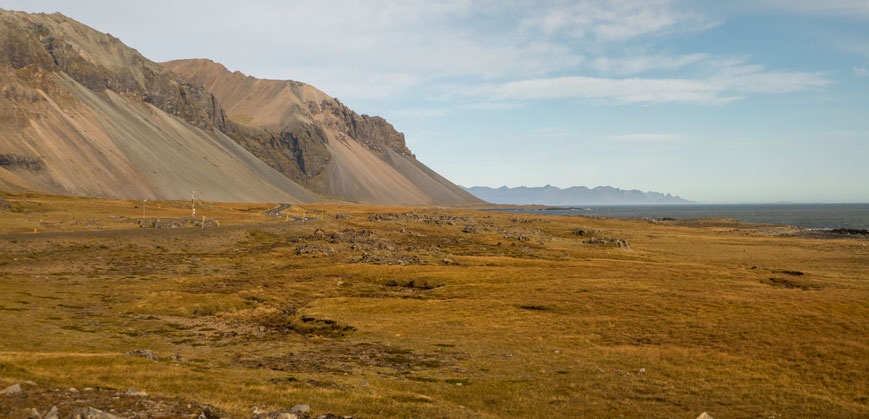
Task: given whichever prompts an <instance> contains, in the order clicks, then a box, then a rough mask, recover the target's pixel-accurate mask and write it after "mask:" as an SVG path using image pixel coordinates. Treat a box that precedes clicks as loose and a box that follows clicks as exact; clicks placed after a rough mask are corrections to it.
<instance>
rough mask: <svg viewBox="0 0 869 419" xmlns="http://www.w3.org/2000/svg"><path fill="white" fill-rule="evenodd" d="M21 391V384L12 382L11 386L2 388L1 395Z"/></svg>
mask: <svg viewBox="0 0 869 419" xmlns="http://www.w3.org/2000/svg"><path fill="white" fill-rule="evenodd" d="M18 393H21V385H20V384H12V385H11V386H9V387H6V388H5V389H3V390H0V395H4V396H8V395H11V394H18Z"/></svg>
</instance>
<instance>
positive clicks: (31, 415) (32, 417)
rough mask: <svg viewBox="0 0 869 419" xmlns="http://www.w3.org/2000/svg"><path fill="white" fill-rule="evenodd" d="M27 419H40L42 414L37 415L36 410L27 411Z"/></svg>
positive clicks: (32, 408)
mask: <svg viewBox="0 0 869 419" xmlns="http://www.w3.org/2000/svg"><path fill="white" fill-rule="evenodd" d="M27 419H42V413H39V411H38V410H36V408H34V407H31V408H30V409H27Z"/></svg>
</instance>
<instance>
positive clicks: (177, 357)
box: [169, 354, 187, 362]
mask: <svg viewBox="0 0 869 419" xmlns="http://www.w3.org/2000/svg"><path fill="white" fill-rule="evenodd" d="M169 360H170V361H177V362H187V359H185V358H184V357H182V356H181V355H178V354H174V355H171V356H169Z"/></svg>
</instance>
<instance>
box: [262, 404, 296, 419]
mask: <svg viewBox="0 0 869 419" xmlns="http://www.w3.org/2000/svg"><path fill="white" fill-rule="evenodd" d="M254 407H256V406H254ZM257 409H258V412H254V414H253V416H251V418H252V419H303V418H304V417H305V416H304V415H302V414H299V413H295V412H292V411H290V410H275V411H272V412H268V413H266V412H265V411H263V410H262V409H259V408H257Z"/></svg>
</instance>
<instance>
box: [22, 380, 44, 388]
mask: <svg viewBox="0 0 869 419" xmlns="http://www.w3.org/2000/svg"><path fill="white" fill-rule="evenodd" d="M18 384H21V385H22V386H32V387H36V386H38V385H39V384H36V383H35V382H33V381H29V380H28V381H22V382H20V383H18Z"/></svg>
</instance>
